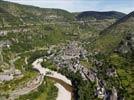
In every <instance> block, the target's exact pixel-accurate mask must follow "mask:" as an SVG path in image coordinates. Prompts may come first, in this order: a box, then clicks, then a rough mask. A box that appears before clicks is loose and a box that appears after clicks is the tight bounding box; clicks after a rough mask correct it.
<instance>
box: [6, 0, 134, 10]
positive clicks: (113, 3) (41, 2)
mask: <svg viewBox="0 0 134 100" xmlns="http://www.w3.org/2000/svg"><path fill="white" fill-rule="evenodd" d="M5 1H12V2H17V3H20V4H27V5H34V6H38V7H42V8H60V9H65V10H68V11H70V12H80V11H112V10H115V11H121V12H125V13H129V12H131V11H134V0H5Z"/></svg>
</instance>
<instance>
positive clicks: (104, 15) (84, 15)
mask: <svg viewBox="0 0 134 100" xmlns="http://www.w3.org/2000/svg"><path fill="white" fill-rule="evenodd" d="M125 15H126V14H124V13H121V12H116V11H108V12H97V11H85V12H81V13H77V16H76V18H77V20H89V19H90V20H91V19H96V20H103V19H120V18H122V17H123V16H125Z"/></svg>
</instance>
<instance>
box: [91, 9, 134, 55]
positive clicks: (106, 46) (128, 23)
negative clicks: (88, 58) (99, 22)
mask: <svg viewBox="0 0 134 100" xmlns="http://www.w3.org/2000/svg"><path fill="white" fill-rule="evenodd" d="M133 32H134V12H132V13H130V14H128V15H127V16H125V17H123V18H121V19H120V20H118V21H117V22H116V23H114V24H112V25H111V26H109V27H108V28H106V29H105V30H103V31H102V32H101V33H100V36H99V38H98V39H97V40H96V41H95V44H93V48H94V50H97V51H100V52H103V53H106V52H110V51H112V50H114V49H115V48H116V47H118V45H119V43H120V42H121V41H122V40H123V39H125V38H126V36H127V35H128V34H129V33H133Z"/></svg>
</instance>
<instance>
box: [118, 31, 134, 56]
mask: <svg viewBox="0 0 134 100" xmlns="http://www.w3.org/2000/svg"><path fill="white" fill-rule="evenodd" d="M117 51H118V52H120V53H122V54H127V53H130V54H131V53H133V52H134V32H132V33H129V34H128V35H127V37H126V38H125V39H124V40H122V41H121V43H120V44H119V47H118V49H117Z"/></svg>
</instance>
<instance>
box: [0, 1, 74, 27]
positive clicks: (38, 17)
mask: <svg viewBox="0 0 134 100" xmlns="http://www.w3.org/2000/svg"><path fill="white" fill-rule="evenodd" d="M3 11H4V12H6V14H7V13H8V15H6V16H5V13H4V12H3ZM0 15H1V23H4V25H5V26H8V25H15V24H19V25H22V24H37V23H40V24H43V23H44V22H51V21H53V22H55V21H69V20H73V19H74V17H73V15H72V14H71V13H69V12H67V11H65V10H61V9H46V8H39V7H34V6H26V5H20V4H16V3H11V2H6V1H0ZM7 17H8V18H9V19H11V20H10V21H9V23H6V22H8V20H9V19H7ZM13 17H14V18H13ZM15 19H16V20H15ZM0 26H1V24H0Z"/></svg>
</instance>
